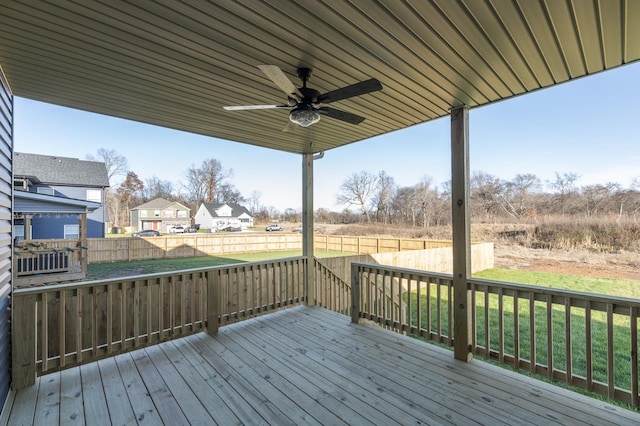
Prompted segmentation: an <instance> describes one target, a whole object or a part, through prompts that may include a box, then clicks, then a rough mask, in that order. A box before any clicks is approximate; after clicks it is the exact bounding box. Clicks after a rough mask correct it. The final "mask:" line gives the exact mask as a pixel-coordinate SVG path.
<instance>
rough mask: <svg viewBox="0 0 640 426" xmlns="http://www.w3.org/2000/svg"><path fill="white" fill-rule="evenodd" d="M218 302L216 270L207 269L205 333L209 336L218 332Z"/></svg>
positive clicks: (218, 285)
mask: <svg viewBox="0 0 640 426" xmlns="http://www.w3.org/2000/svg"><path fill="white" fill-rule="evenodd" d="M220 303H221V300H220V280H219V279H218V271H217V270H215V269H212V270H209V271H207V334H209V335H211V336H214V335H216V334H218V327H219V326H220V322H219V318H220V313H221V309H220Z"/></svg>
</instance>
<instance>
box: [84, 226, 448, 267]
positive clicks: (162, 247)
mask: <svg viewBox="0 0 640 426" xmlns="http://www.w3.org/2000/svg"><path fill="white" fill-rule="evenodd" d="M88 245H89V250H88V255H89V258H88V261H89V263H101V262H122V261H134V260H148V259H168V258H180V257H198V256H216V255H228V254H234V253H251V252H265V251H287V250H300V251H302V235H301V234H297V233H264V234H263V233H255V234H253V233H246V234H244V233H242V234H233V233H231V234H228V233H224V234H203V233H199V234H185V235H171V236H161V237H148V238H90V239H89V240H88ZM439 247H449V248H450V247H451V242H450V241H434V240H413V239H404V238H375V237H347V236H340V235H321V234H314V249H315V250H327V251H337V252H341V253H351V254H369V253H387V252H394V251H395V252H397V251H407V250H425V249H432V248H439Z"/></svg>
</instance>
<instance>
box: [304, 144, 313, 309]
mask: <svg viewBox="0 0 640 426" xmlns="http://www.w3.org/2000/svg"><path fill="white" fill-rule="evenodd" d="M302 255H303V256H304V257H305V258H306V259H307V268H306V274H305V285H306V292H307V294H306V296H307V299H306V300H307V302H306V303H307V306H315V305H316V285H315V274H314V271H315V267H314V264H313V259H314V258H313V154H312V153H309V154H303V156H302Z"/></svg>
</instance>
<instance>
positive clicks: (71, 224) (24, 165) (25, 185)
mask: <svg viewBox="0 0 640 426" xmlns="http://www.w3.org/2000/svg"><path fill="white" fill-rule="evenodd" d="M107 187H109V177H108V175H107V167H106V166H105V164H104V163H102V162H99V161H85V160H79V159H77V158H69V157H58V156H52V155H40V154H27V153H22V152H16V153H15V157H14V177H13V189H14V191H15V192H16V193H17V192H18V191H24V192H28V193H34V194H40V195H44V196H48V197H39V198H38V197H30V196H27V195H26V194H25V196H24V197H21V198H22V199H23V200H24V201H25V202H27V204H25V206H24V207H23V208H24V209H26V210H28V211H29V214H30V216H31V217H30V225H28V226H27V228H30V229H25V226H24V225H25V222H24V220H23V218H21V217H19V216H17V217H16V218H14V232H15V236H16V237H19V238H27V239H57V238H66V239H75V238H77V237H78V226H79V225H78V213H77V211H75V210H73V209H72V210H68V211H65V210H64V209H63V210H60V211H57V212H56V211H48V210H47V208H46V206H45V205H46V204H53V205H55V204H56V198H58V199H68V202H65V201H64V200H62V201H61V204H67V205H68V204H76V205H80V206H82V205H86V206H87V207H88V208H89V209H88V210H87V237H89V238H102V237H104V235H105V229H106V224H107V223H108V221H109V217H108V213H107V209H106V208H105V188H107ZM72 200H76V201H78V202H77V203H76V202H72ZM86 201H88V202H89V203H84V202H86ZM28 203H32V205H28ZM35 203H40V206H42V207H43V209H42V210H41V211H37V206H36V205H35ZM57 204H60V203H57ZM96 206H97V208H95V207H96ZM54 210H55V209H54ZM21 225H22V226H21ZM20 233H22V235H20Z"/></svg>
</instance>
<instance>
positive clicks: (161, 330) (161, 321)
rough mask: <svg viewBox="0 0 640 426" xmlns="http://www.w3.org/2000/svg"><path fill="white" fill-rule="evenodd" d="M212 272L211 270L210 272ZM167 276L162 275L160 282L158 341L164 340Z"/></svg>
mask: <svg viewBox="0 0 640 426" xmlns="http://www.w3.org/2000/svg"><path fill="white" fill-rule="evenodd" d="M209 273H210V272H209ZM165 283H166V277H160V281H159V282H158V306H159V309H158V341H159V342H162V341H163V340H164V288H165Z"/></svg>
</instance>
